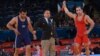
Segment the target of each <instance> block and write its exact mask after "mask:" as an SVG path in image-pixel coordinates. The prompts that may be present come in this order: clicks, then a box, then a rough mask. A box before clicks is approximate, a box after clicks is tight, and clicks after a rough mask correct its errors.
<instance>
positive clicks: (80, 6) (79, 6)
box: [75, 6, 84, 10]
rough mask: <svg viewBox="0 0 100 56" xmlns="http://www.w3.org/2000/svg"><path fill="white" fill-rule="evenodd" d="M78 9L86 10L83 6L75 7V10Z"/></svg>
mask: <svg viewBox="0 0 100 56" xmlns="http://www.w3.org/2000/svg"><path fill="white" fill-rule="evenodd" d="M76 8H81V9H82V10H83V9H84V8H83V6H75V9H76Z"/></svg>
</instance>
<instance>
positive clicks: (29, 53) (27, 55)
mask: <svg viewBox="0 0 100 56" xmlns="http://www.w3.org/2000/svg"><path fill="white" fill-rule="evenodd" d="M25 48H26V52H25V54H26V56H31V45H26V47H25Z"/></svg>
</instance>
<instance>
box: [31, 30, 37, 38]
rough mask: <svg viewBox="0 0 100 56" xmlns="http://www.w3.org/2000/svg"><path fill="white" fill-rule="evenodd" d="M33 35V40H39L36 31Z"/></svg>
mask: <svg viewBox="0 0 100 56" xmlns="http://www.w3.org/2000/svg"><path fill="white" fill-rule="evenodd" d="M32 34H33V37H34V38H33V39H34V40H36V39H37V37H36V31H33V33H32Z"/></svg>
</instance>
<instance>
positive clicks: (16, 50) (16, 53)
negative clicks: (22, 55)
mask: <svg viewBox="0 0 100 56" xmlns="http://www.w3.org/2000/svg"><path fill="white" fill-rule="evenodd" d="M18 54H19V53H18V48H15V52H14V56H18Z"/></svg>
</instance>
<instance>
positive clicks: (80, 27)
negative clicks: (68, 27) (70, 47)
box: [74, 15, 89, 44]
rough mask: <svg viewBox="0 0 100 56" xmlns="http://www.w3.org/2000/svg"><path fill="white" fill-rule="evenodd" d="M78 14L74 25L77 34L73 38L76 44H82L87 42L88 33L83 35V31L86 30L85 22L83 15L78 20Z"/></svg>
mask: <svg viewBox="0 0 100 56" xmlns="http://www.w3.org/2000/svg"><path fill="white" fill-rule="evenodd" d="M77 17H78V16H76V19H75V26H76V29H77V34H76V37H75V39H74V42H75V43H78V44H83V43H89V39H88V35H85V34H84V32H85V31H87V29H86V23H85V20H84V19H85V15H84V16H83V17H82V20H81V21H79V20H78V18H77Z"/></svg>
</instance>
